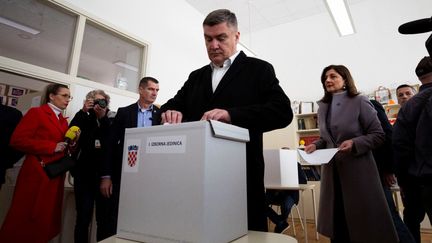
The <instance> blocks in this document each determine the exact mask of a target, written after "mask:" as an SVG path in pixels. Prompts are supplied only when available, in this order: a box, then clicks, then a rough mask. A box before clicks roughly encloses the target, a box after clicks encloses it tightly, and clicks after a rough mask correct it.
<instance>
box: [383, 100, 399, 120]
mask: <svg viewBox="0 0 432 243" xmlns="http://www.w3.org/2000/svg"><path fill="white" fill-rule="evenodd" d="M383 107H384V110H385V112H386V115H387V118H388V120H389V122H390V124H392V125H393V124H394V123H395V122H396V118H397V114H398V112H399V109H400V105H399V104H392V105H383Z"/></svg>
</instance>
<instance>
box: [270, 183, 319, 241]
mask: <svg viewBox="0 0 432 243" xmlns="http://www.w3.org/2000/svg"><path fill="white" fill-rule="evenodd" d="M265 188H266V189H271V190H297V191H299V192H300V203H301V204H302V211H303V222H304V237H305V242H306V243H307V242H308V236H307V224H306V213H305V204H304V196H303V194H304V192H305V191H307V190H310V191H311V193H312V207H313V214H314V221H315V238H316V239H317V240H318V238H319V235H318V231H317V214H316V203H315V185H314V184H299V185H298V186H283V185H265Z"/></svg>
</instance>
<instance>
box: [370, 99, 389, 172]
mask: <svg viewBox="0 0 432 243" xmlns="http://www.w3.org/2000/svg"><path fill="white" fill-rule="evenodd" d="M370 102H371V103H372V104H373V106H374V108H375V110H376V111H377V116H378V120H379V121H380V123H381V127H382V129H383V131H384V133H385V141H384V143H383V144H382V145H381V146H379V147H378V148H376V149H374V150H373V151H372V153H373V155H374V159H375V162H376V164H377V168H378V172H379V174H380V176H381V179H383V175H384V173H394V168H393V167H394V162H393V150H392V134H393V127H392V125H391V124H390V122H389V120H388V117H387V115H386V112H385V110H384V107H383V106H382V105H381V104H380V103H379V102H378V101H376V100H370Z"/></svg>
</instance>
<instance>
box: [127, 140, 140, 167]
mask: <svg viewBox="0 0 432 243" xmlns="http://www.w3.org/2000/svg"><path fill="white" fill-rule="evenodd" d="M137 155H138V146H137V145H130V146H128V165H129V166H130V167H134V166H135V165H136V162H137Z"/></svg>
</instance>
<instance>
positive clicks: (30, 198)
mask: <svg viewBox="0 0 432 243" xmlns="http://www.w3.org/2000/svg"><path fill="white" fill-rule="evenodd" d="M70 100H71V96H70V92H69V88H68V87H67V86H66V85H63V84H50V85H48V87H47V89H46V93H45V103H46V104H44V105H42V106H40V107H36V108H31V109H30V110H29V111H28V112H27V114H26V115H25V116H24V117H23V119H22V120H21V122H20V123H19V124H18V126H17V127H16V129H15V131H14V133H13V135H12V138H11V141H10V145H11V146H12V147H13V148H15V149H17V150H20V151H22V152H24V153H25V154H26V159H25V161H24V163H23V165H22V167H21V170H20V173H19V175H18V179H17V182H16V186H15V192H14V196H13V199H12V204H11V207H10V209H9V212H8V214H7V216H6V219H5V221H4V223H3V226H2V228H1V230H0V242H9V243H15V242H16V243H24V242H32V243H39V242H40V243H46V242H48V241H49V240H51V239H52V238H54V237H55V236H56V235H57V234H59V233H60V229H61V213H62V206H63V189H64V175H63V176H59V177H57V178H54V179H49V178H48V176H47V175H46V174H45V171H44V170H43V168H42V166H41V164H40V159H41V160H43V161H44V162H45V163H50V162H53V161H55V160H58V159H60V158H62V157H63V156H64V150H65V147H66V143H65V142H63V141H64V135H65V133H66V131H67V129H68V123H67V121H66V119H65V118H63V116H62V115H61V114H62V112H63V110H64V109H66V107H67V105H68V104H69V101H70Z"/></svg>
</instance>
